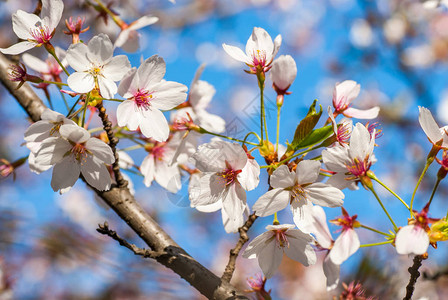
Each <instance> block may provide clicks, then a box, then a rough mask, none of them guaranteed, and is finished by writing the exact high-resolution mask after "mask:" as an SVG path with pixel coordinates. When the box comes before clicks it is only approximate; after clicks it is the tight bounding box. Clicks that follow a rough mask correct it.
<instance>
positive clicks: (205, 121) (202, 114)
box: [191, 110, 226, 133]
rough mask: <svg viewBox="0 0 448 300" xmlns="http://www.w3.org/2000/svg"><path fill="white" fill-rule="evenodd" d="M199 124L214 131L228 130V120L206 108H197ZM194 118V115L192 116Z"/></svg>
mask: <svg viewBox="0 0 448 300" xmlns="http://www.w3.org/2000/svg"><path fill="white" fill-rule="evenodd" d="M196 113H197V119H198V125H199V126H201V127H202V128H204V129H205V130H208V131H210V132H213V133H221V132H224V131H225V130H226V121H224V119H223V118H221V117H219V116H217V115H213V114H210V113H208V112H207V111H205V110H196ZM191 117H192V118H193V120H194V117H193V116H191Z"/></svg>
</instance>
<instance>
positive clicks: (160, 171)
mask: <svg viewBox="0 0 448 300" xmlns="http://www.w3.org/2000/svg"><path fill="white" fill-rule="evenodd" d="M155 179H156V181H157V183H158V184H160V186H161V187H163V188H164V189H166V190H167V191H169V192H171V193H177V192H178V191H179V190H180V189H181V187H182V184H181V182H180V172H179V167H178V166H177V164H174V165H171V166H169V165H168V162H166V161H161V160H156V173H155Z"/></svg>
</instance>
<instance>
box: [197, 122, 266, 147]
mask: <svg viewBox="0 0 448 300" xmlns="http://www.w3.org/2000/svg"><path fill="white" fill-rule="evenodd" d="M198 132H199V133H207V134H211V135H215V136H219V137H222V138H225V139H228V140H231V141H235V142H239V143H245V144H249V145H252V146H258V144H255V143H252V142H248V141H245V140H244V141H243V140H240V139H236V138H233V137H230V136H225V135H222V134H219V133H213V132H210V131H208V130H206V129H204V128H202V127H199V131H198Z"/></svg>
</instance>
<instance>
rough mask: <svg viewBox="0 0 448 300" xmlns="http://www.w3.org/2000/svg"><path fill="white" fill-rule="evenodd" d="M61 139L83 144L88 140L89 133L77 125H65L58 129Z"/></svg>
mask: <svg viewBox="0 0 448 300" xmlns="http://www.w3.org/2000/svg"><path fill="white" fill-rule="evenodd" d="M59 133H60V134H61V136H62V137H64V138H66V139H67V140H69V141H72V142H74V143H84V142H87V140H88V139H89V138H90V133H89V132H88V131H87V130H85V129H84V128H82V127H79V126H78V125H72V124H65V125H62V126H61V127H60V128H59Z"/></svg>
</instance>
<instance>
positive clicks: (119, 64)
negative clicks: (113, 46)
mask: <svg viewBox="0 0 448 300" xmlns="http://www.w3.org/2000/svg"><path fill="white" fill-rule="evenodd" d="M130 69H131V63H130V62H129V59H128V57H127V56H126V55H117V56H114V57H113V58H112V60H111V61H110V62H109V63H107V64H105V65H104V67H103V76H105V77H106V78H108V79H110V80H113V81H119V80H121V79H122V78H123V76H124V75H126V73H127V72H128V71H129V70H130Z"/></svg>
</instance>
